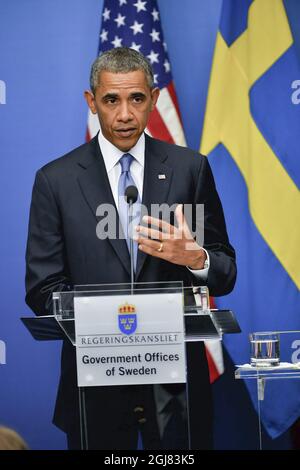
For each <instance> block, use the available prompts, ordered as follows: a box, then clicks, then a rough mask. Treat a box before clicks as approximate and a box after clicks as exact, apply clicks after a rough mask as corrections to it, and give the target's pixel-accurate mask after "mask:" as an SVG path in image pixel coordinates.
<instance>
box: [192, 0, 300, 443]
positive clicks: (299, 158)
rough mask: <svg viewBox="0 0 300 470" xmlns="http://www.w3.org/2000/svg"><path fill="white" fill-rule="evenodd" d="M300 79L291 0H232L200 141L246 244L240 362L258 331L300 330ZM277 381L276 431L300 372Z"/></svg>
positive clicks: (285, 419)
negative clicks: (299, 84) (299, 91)
mask: <svg viewBox="0 0 300 470" xmlns="http://www.w3.org/2000/svg"><path fill="white" fill-rule="evenodd" d="M297 79H300V67H299V63H298V60H297V57H296V53H295V48H294V43H293V37H292V34H291V30H290V27H289V23H288V19H287V15H286V11H285V8H284V4H283V2H282V1H281V0H254V1H253V0H243V1H240V0H223V6H222V13H221V20H220V27H219V31H218V34H217V40H216V47H215V55H214V60H213V66H212V72H211V79H210V85H209V91H208V98H207V107H206V114H205V121H204V127H203V134H202V142H201V149H200V150H201V153H203V154H206V155H210V160H211V163H212V166H213V169H214V173H215V175H216V180H217V183H218V185H219V190H220V193H221V197H222V200H223V203H224V209H225V213H226V218H227V223H228V229H229V233H230V236H231V239H232V242H233V244H234V246H235V248H236V250H237V258H238V282H237V286H236V289H235V291H234V293H233V294H232V295H231V297H230V299H229V298H227V299H226V306H228V305H230V307H232V309H233V310H235V312H236V314H237V316H238V318H239V322H240V324H241V326H242V329H243V335H241V336H240V337H239V338H238V339H237V338H230V340H229V341H227V343H226V346H227V347H228V350H229V352H230V354H231V357H232V358H233V360H234V361H235V363H236V364H240V363H245V362H249V342H248V333H249V332H251V331H263V330H300V296H299V287H300V197H299V182H300V145H299V136H300V105H299V106H298V105H297V104H296V103H297V100H295V99H293V93H295V91H294V89H293V87H294V86H295V81H297ZM298 101H299V100H298ZM222 302H223V304H225V301H221V303H220V304H219V306H222ZM298 337H299V339H300V333H299V335H298ZM286 338H287V335H285V339H286ZM290 341H291V340H290ZM293 344H294V345H295V343H291V342H290V343H289V351H290V353H291V355H292V352H293V350H292V348H293V347H294V346H293ZM291 355H290V357H286V358H285V360H291ZM298 360H300V355H299V358H298ZM275 382H276V384H275V386H274V385H273V384H272V385H273V386H272V397H270V396H268V399H267V400H266V401H265V403H264V406H263V408H262V410H263V415H262V419H263V423H264V425H265V427H266V429H267V430H268V432H269V434H270V435H271V436H272V437H276V436H278V435H279V434H281V433H282V432H283V431H285V430H286V429H287V428H288V427H289V426H290V425H291V424H292V423H293V422H294V421H295V420H296V419H297V417H298V416H299V415H300V381H298V380H290V381H287V380H286V381H285V380H280V381H279V380H278V381H275ZM268 386H269V385H267V387H268ZM253 401H254V403H255V404H256V399H255V397H254V396H253Z"/></svg>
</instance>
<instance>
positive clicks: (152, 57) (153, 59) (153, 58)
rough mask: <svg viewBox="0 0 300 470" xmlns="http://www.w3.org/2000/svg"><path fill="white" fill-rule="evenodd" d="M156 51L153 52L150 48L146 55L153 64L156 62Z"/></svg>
mask: <svg viewBox="0 0 300 470" xmlns="http://www.w3.org/2000/svg"><path fill="white" fill-rule="evenodd" d="M158 56H159V54H158V52H156V53H155V52H154V51H152V50H151V52H150V54H148V55H147V57H148V59H149V60H150V62H151V64H154V62H156V63H157V64H158Z"/></svg>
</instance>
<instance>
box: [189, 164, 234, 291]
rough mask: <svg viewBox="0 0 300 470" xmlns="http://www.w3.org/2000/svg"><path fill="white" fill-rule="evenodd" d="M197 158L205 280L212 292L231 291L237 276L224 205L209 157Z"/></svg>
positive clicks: (197, 198)
mask: <svg viewBox="0 0 300 470" xmlns="http://www.w3.org/2000/svg"><path fill="white" fill-rule="evenodd" d="M198 158H199V157H198ZM200 161H201V166H200V169H199V173H198V179H197V186H196V194H195V203H196V204H204V244H203V247H204V248H205V249H206V250H207V252H208V253H209V257H210V268H209V271H208V277H207V282H206V283H207V286H208V288H209V291H210V294H211V295H213V296H220V295H226V294H229V292H231V291H232V289H233V287H234V284H235V280H236V262H235V251H234V248H233V247H232V246H231V245H230V243H229V239H228V235H227V230H226V224H225V218H224V213H223V208H222V205H221V201H220V198H219V196H218V193H217V190H216V186H215V182H214V178H213V174H212V171H211V168H210V165H209V162H208V159H207V158H206V157H201V158H200Z"/></svg>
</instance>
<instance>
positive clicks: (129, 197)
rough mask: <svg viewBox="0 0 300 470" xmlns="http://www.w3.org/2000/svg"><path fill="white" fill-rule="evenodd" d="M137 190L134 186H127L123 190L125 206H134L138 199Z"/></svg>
mask: <svg viewBox="0 0 300 470" xmlns="http://www.w3.org/2000/svg"><path fill="white" fill-rule="evenodd" d="M138 194H139V193H138V190H137V187H136V186H133V185H132V186H127V188H126V189H125V198H126V202H127V204H134V203H135V202H136V201H137V198H138Z"/></svg>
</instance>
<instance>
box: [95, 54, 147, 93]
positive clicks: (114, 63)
mask: <svg viewBox="0 0 300 470" xmlns="http://www.w3.org/2000/svg"><path fill="white" fill-rule="evenodd" d="M102 70H106V71H107V72H113V73H127V72H133V71H135V70H142V71H143V72H144V73H145V76H146V79H147V82H148V85H149V87H150V88H153V84H154V76H153V70H152V67H151V65H150V63H149V62H148V60H147V59H146V57H144V56H143V54H141V53H140V52H138V51H136V50H134V49H130V48H129V47H116V48H115V49H110V50H109V51H106V52H103V53H102V54H100V55H99V56H98V57H97V59H96V60H95V61H94V63H93V65H92V68H91V75H90V87H91V90H92V92H93V93H95V90H96V88H97V86H98V84H99V83H98V80H99V74H100V72H102Z"/></svg>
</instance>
